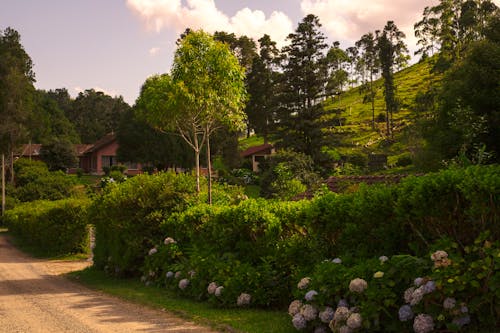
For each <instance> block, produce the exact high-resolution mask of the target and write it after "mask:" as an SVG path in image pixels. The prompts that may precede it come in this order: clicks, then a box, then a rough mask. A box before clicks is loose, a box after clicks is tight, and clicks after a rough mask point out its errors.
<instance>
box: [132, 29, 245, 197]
mask: <svg viewBox="0 0 500 333" xmlns="http://www.w3.org/2000/svg"><path fill="white" fill-rule="evenodd" d="M244 79H245V71H244V68H243V67H241V66H240V64H239V63H238V59H237V58H236V57H235V56H234V54H232V53H231V51H230V50H229V48H228V46H227V45H226V44H224V43H221V42H218V41H216V40H214V38H213V37H212V36H211V35H209V34H207V33H205V32H203V31H202V30H198V31H189V32H188V33H187V34H186V35H185V36H184V37H183V38H182V39H181V40H179V42H178V48H177V50H176V52H175V56H174V62H173V66H172V71H171V75H167V74H164V75H159V76H153V77H152V78H149V79H148V81H146V83H145V85H144V86H143V89H142V91H141V96H140V97H139V100H138V104H140V105H142V107H143V108H144V109H145V110H146V112H145V116H146V119H148V120H149V122H150V123H152V124H153V125H154V126H155V127H157V128H161V129H176V130H177V131H178V132H179V134H180V135H181V136H182V138H184V140H185V141H186V142H187V143H188V144H189V145H190V146H191V148H193V150H194V152H195V161H196V175H197V191H198V192H199V191H200V182H199V177H200V151H201V148H202V146H203V145H204V144H206V147H207V149H206V151H207V167H208V172H209V175H208V184H209V202H211V156H210V136H211V134H213V132H214V131H215V130H216V129H217V128H219V127H220V126H222V125H225V126H228V127H230V128H234V129H241V128H242V127H243V126H244V121H245V113H244V112H243V106H244V102H245V99H246V90H245V82H244Z"/></svg>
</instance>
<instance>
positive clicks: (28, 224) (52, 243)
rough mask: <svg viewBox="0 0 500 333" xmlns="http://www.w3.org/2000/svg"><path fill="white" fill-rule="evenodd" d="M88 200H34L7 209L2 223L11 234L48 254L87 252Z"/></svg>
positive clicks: (40, 251) (38, 250)
mask: <svg viewBox="0 0 500 333" xmlns="http://www.w3.org/2000/svg"><path fill="white" fill-rule="evenodd" d="M88 204H89V203H88V201H86V200H81V199H65V200H58V201H35V202H30V203H24V204H20V205H17V206H16V207H15V208H14V209H11V210H8V211H6V213H5V216H4V222H5V224H6V225H7V227H8V228H9V231H10V232H12V234H13V235H14V236H15V237H16V238H18V239H20V240H21V241H22V242H24V243H26V244H27V245H29V246H32V247H34V248H35V249H36V250H37V252H39V253H43V254H47V255H57V254H67V253H82V252H87V251H88V232H87V218H86V210H87V206H88Z"/></svg>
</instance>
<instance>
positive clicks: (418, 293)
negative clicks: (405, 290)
mask: <svg viewBox="0 0 500 333" xmlns="http://www.w3.org/2000/svg"><path fill="white" fill-rule="evenodd" d="M424 295H425V292H424V287H418V288H417V289H415V291H414V292H413V294H412V295H411V301H410V305H412V306H413V305H417V304H418V303H420V301H421V300H422V298H423V297H424Z"/></svg>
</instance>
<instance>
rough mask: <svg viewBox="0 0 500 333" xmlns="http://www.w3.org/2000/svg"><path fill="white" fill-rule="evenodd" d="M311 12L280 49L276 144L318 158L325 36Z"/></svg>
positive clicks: (324, 78) (324, 76) (323, 85)
mask: <svg viewBox="0 0 500 333" xmlns="http://www.w3.org/2000/svg"><path fill="white" fill-rule="evenodd" d="M320 27H321V24H320V23H319V19H318V18H317V17H316V16H314V15H308V16H306V17H305V18H304V19H303V20H302V22H301V23H299V25H298V27H297V29H296V31H295V32H294V33H292V34H290V35H289V36H288V40H289V41H290V45H288V46H286V47H285V48H284V49H283V50H282V53H283V56H284V68H283V71H284V73H283V81H282V83H281V92H280V108H279V119H278V122H279V129H278V138H279V144H280V146H282V147H288V148H291V149H293V150H295V151H297V152H302V153H305V154H306V155H309V156H311V157H312V158H313V159H314V160H315V161H316V162H317V161H319V160H320V158H321V147H322V146H323V144H324V141H325V136H324V133H323V131H322V127H323V124H322V116H323V115H324V114H325V112H324V109H323V105H322V104H321V102H322V100H323V99H324V96H325V86H326V83H327V62H326V56H325V51H326V49H327V44H326V43H325V36H324V35H323V33H322V32H321V31H320Z"/></svg>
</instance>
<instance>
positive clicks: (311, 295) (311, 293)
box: [304, 290, 318, 302]
mask: <svg viewBox="0 0 500 333" xmlns="http://www.w3.org/2000/svg"><path fill="white" fill-rule="evenodd" d="M316 295H318V292H317V291H316V290H309V291H308V292H307V293H306V295H305V296H304V298H305V300H306V301H308V302H311V301H312V300H314V297H315V296H316Z"/></svg>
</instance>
